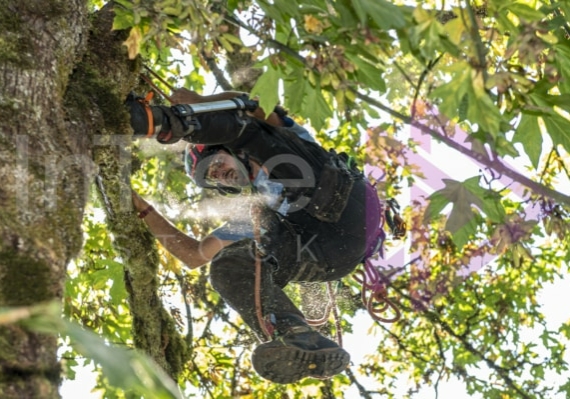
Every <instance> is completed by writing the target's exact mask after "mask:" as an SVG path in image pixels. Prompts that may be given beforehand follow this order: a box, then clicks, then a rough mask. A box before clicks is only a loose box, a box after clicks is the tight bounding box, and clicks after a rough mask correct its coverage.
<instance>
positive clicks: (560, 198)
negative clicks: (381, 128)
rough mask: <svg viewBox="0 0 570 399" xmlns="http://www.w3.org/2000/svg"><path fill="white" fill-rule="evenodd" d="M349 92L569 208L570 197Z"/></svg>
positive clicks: (363, 95) (408, 117)
mask: <svg viewBox="0 0 570 399" xmlns="http://www.w3.org/2000/svg"><path fill="white" fill-rule="evenodd" d="M350 90H351V91H352V92H353V93H355V95H356V97H357V98H358V99H360V100H362V101H366V102H367V103H368V104H370V105H373V106H374V107H376V108H379V109H381V110H382V111H384V112H386V113H387V114H389V115H391V116H393V117H395V118H398V119H400V120H401V121H402V122H404V123H406V124H408V125H411V126H413V127H415V128H416V129H419V130H421V131H422V132H423V133H426V134H428V135H429V136H431V137H433V138H434V139H436V140H438V141H441V142H442V143H444V144H445V145H447V146H448V147H450V148H452V149H454V150H456V151H458V152H459V153H461V154H463V155H466V156H468V157H469V158H471V159H473V160H475V161H477V162H479V163H480V164H482V165H484V166H486V167H488V168H490V169H493V170H495V171H496V172H498V173H500V174H503V175H505V176H507V177H510V178H511V179H513V180H514V181H516V182H517V183H520V184H522V185H523V186H525V187H527V188H529V189H530V190H531V191H533V192H534V193H536V194H538V195H540V196H543V197H549V198H551V199H553V200H554V201H556V202H558V203H563V204H565V205H568V206H570V197H569V196H567V195H565V194H562V193H559V192H558V191H555V190H553V189H551V188H549V187H546V186H544V185H542V184H540V183H537V182H535V181H533V180H531V179H529V178H528V177H526V176H524V175H522V174H520V173H519V172H516V171H514V170H512V169H511V168H509V167H507V166H505V165H504V164H503V163H502V162H501V161H500V160H499V159H498V158H495V159H493V160H491V159H489V158H488V157H486V156H484V155H483V154H480V153H477V152H474V151H472V150H470V149H468V148H466V147H464V146H462V145H461V144H459V143H457V142H455V141H453V140H452V139H451V138H449V137H446V136H443V135H441V134H439V133H438V132H436V131H435V130H433V129H432V128H430V127H428V126H426V125H424V124H422V123H420V122H418V121H416V120H414V119H412V118H411V117H410V116H407V115H404V114H402V113H400V112H398V111H395V110H393V109H392V108H390V107H388V106H386V105H385V104H383V103H381V102H380V101H377V100H375V99H373V98H372V97H370V96H368V95H366V94H363V93H360V92H358V91H356V90H355V89H352V88H351V89H350Z"/></svg>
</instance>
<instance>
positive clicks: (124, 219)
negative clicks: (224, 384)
mask: <svg viewBox="0 0 570 399" xmlns="http://www.w3.org/2000/svg"><path fill="white" fill-rule="evenodd" d="M92 17H93V18H90V16H89V14H88V9H87V1H86V0H44V1H40V0H32V1H26V2H21V1H18V0H0V26H1V27H2V28H1V29H0V181H2V185H0V208H1V209H2V211H1V212H0V307H8V306H30V305H34V304H38V303H42V302H45V301H52V300H61V298H62V295H63V289H64V283H65V278H66V267H67V264H68V263H69V262H70V261H71V260H72V259H73V258H74V257H75V256H76V255H77V254H78V252H79V250H80V249H81V245H82V235H83V233H82V230H81V222H82V218H83V212H84V208H85V204H86V201H87V195H88V191H89V190H88V189H89V187H90V185H91V184H93V181H94V180H96V181H98V182H99V187H100V188H101V193H104V195H105V199H106V200H107V214H108V222H109V226H110V229H111V231H112V232H113V233H114V234H115V237H117V245H118V247H119V249H120V250H121V253H122V255H124V260H125V263H126V265H127V266H126V267H125V274H126V282H127V287H128V288H129V293H130V298H129V299H130V304H131V311H132V313H133V316H134V320H135V323H134V329H133V335H134V338H135V342H136V344H137V348H139V349H142V350H143V351H145V352H147V353H149V354H150V355H151V356H152V357H153V358H154V359H155V361H156V362H157V363H158V364H160V365H161V366H162V367H163V368H164V369H165V370H166V371H167V372H169V373H170V374H171V375H172V376H173V377H176V375H177V373H178V372H179V371H180V369H181V367H182V364H183V363H184V361H185V358H184V356H185V353H186V349H185V346H184V343H183V340H182V338H181V337H179V336H178V334H177V332H176V330H175V328H174V325H173V323H172V322H171V319H170V316H169V315H168V314H167V312H166V311H165V310H164V309H163V308H162V304H161V302H160V300H159V298H158V295H157V284H158V283H157V281H156V268H157V264H158V261H157V256H156V255H151V256H147V255H148V254H149V253H150V254H155V253H156V252H154V251H153V250H152V241H153V240H152V238H151V237H150V236H149V234H148V233H147V232H146V230H145V229H144V227H143V226H142V225H141V224H140V223H133V220H136V218H134V213H133V211H132V209H131V206H130V187H129V179H128V177H129V168H130V166H129V165H130V163H129V162H128V160H129V156H128V154H129V152H128V145H129V142H130V139H129V136H128V134H130V128H129V126H128V117H127V114H126V111H125V110H124V107H123V100H124V98H125V96H126V94H127V93H128V91H129V90H130V88H131V87H134V86H135V85H136V84H137V82H138V72H137V67H138V65H137V63H136V62H131V61H128V59H127V56H126V50H125V48H124V46H122V42H123V41H124V39H125V32H117V31H112V30H111V24H112V19H113V14H112V8H111V6H106V7H105V8H104V9H103V10H101V11H100V12H98V13H97V15H96V16H92ZM133 242H134V243H140V244H136V245H134V246H131V243H133ZM149 248H151V249H149ZM56 353H57V340H56V337H54V336H48V335H43V334H37V333H31V332H29V331H27V330H25V329H23V328H21V327H20V326H18V325H4V326H0V397H1V398H8V399H9V398H18V399H20V398H42V399H50V398H58V397H59V393H58V388H59V384H60V367H59V363H58V359H57V356H56Z"/></svg>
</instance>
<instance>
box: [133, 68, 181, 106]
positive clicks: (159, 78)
mask: <svg viewBox="0 0 570 399" xmlns="http://www.w3.org/2000/svg"><path fill="white" fill-rule="evenodd" d="M144 68H145V69H146V70H147V71H148V72H149V73H150V74H151V75H152V76H154V77H155V78H156V79H158V80H159V81H160V82H161V83H162V84H163V85H165V86H166V87H168V88H169V89H170V90H171V91H174V88H173V87H172V86H171V85H170V84H169V83H168V82H167V81H166V80H164V79H163V78H162V77H160V75H158V74H157V73H156V72H154V71H153V70H152V69H150V68H149V67H148V66H146V65H145V66H144ZM140 77H141V79H142V80H144V81H145V82H147V83H148V84H149V86H150V87H152V89H153V90H154V91H156V92H157V93H158V94H160V95H161V96H162V97H164V98H165V99H166V100H167V101H168V102H170V103H172V99H171V98H170V96H168V95H167V94H166V93H164V92H163V91H162V90H161V89H160V88H159V87H158V86H157V85H155V84H154V82H153V81H152V79H150V78H149V77H148V76H146V75H144V74H142V73H141V74H140Z"/></svg>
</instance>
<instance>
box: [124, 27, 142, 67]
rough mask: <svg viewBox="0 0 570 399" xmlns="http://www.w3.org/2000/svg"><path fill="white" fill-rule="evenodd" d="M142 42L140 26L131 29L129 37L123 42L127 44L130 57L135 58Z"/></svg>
mask: <svg viewBox="0 0 570 399" xmlns="http://www.w3.org/2000/svg"><path fill="white" fill-rule="evenodd" d="M141 42H142V34H141V31H140V29H139V28H137V27H136V26H135V27H134V28H132V29H131V32H130V33H129V37H128V38H127V40H125V41H124V42H123V45H125V46H127V51H128V53H129V59H131V60H132V59H134V58H135V57H136V56H137V55H138V53H139V50H140V45H141Z"/></svg>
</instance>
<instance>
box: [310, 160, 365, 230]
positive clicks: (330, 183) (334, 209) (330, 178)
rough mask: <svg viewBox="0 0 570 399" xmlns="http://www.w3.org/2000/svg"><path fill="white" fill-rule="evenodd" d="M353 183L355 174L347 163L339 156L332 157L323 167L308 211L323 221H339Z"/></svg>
mask: <svg viewBox="0 0 570 399" xmlns="http://www.w3.org/2000/svg"><path fill="white" fill-rule="evenodd" d="M353 185H354V177H353V174H351V172H350V171H349V170H348V169H347V167H346V165H345V163H344V162H342V161H340V160H339V159H338V158H337V157H331V159H330V161H329V162H328V163H326V164H325V166H324V167H323V170H322V172H321V176H320V179H319V183H318V185H317V187H316V188H315V191H314V192H313V195H312V197H311V201H310V202H309V204H307V208H306V210H307V212H308V213H309V214H310V215H311V216H314V217H316V218H317V219H319V220H320V221H323V222H327V223H335V222H338V220H339V219H340V216H341V215H342V212H343V211H344V208H345V207H346V204H347V202H348V198H349V196H350V192H351V191H352V186H353Z"/></svg>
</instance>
